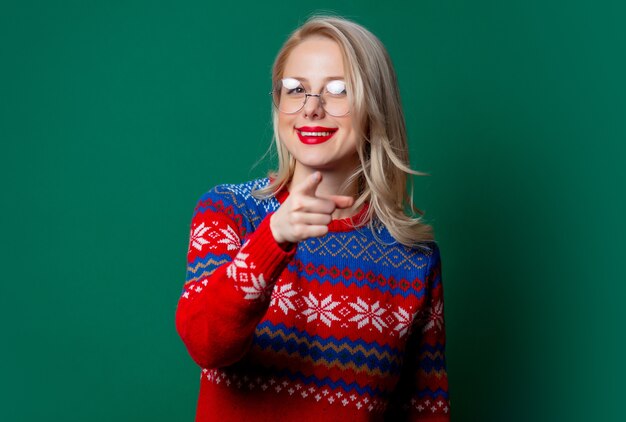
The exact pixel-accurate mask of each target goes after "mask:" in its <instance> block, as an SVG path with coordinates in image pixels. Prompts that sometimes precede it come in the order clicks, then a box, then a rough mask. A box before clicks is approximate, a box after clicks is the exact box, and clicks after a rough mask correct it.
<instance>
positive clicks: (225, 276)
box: [176, 194, 294, 368]
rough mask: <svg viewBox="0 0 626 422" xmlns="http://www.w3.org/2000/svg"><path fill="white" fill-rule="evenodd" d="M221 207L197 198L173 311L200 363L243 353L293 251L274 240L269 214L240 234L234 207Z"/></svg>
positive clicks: (217, 363)
mask: <svg viewBox="0 0 626 422" xmlns="http://www.w3.org/2000/svg"><path fill="white" fill-rule="evenodd" d="M216 204H220V206H217V205H216ZM227 210H228V211H230V210H231V207H226V206H224V205H223V202H222V199H221V198H220V199H217V198H213V197H212V196H211V194H208V195H207V196H205V197H203V198H202V199H201V200H200V201H199V202H198V205H197V206H196V209H195V211H194V216H193V218H192V223H191V234H190V241H189V251H188V254H187V265H188V266H187V281H186V283H185V286H184V289H183V292H182V295H181V297H180V299H179V301H178V307H177V310H176V329H177V331H178V333H179V335H180V337H181V338H182V340H183V342H184V343H185V345H186V346H187V350H188V351H189V354H190V355H191V357H192V358H193V360H194V361H195V362H196V363H197V364H198V365H200V366H201V367H203V368H217V367H223V366H226V365H229V364H232V363H234V362H236V361H238V360H240V359H241V357H242V356H243V355H244V354H245V353H246V352H247V350H248V348H249V346H250V344H251V341H252V337H253V333H254V330H255V328H256V326H257V325H258V323H259V322H260V320H261V318H262V317H263V315H264V314H265V311H266V310H267V307H268V306H269V302H270V296H271V291H272V288H273V285H274V283H275V282H276V280H277V278H278V276H279V275H280V273H281V272H282V270H283V269H284V268H285V266H286V265H287V263H288V262H289V261H290V260H291V257H292V256H293V253H294V251H290V252H285V251H284V250H283V249H281V247H280V246H279V245H278V244H277V243H276V241H275V240H274V238H273V236H272V233H271V231H270V228H269V218H270V216H271V214H270V215H268V216H267V217H266V218H265V219H264V220H263V221H262V222H261V223H260V224H259V227H258V228H257V229H256V231H254V232H253V233H251V234H249V235H246V236H245V238H243V239H242V237H243V234H244V233H243V229H240V227H239V225H238V224H237V223H236V220H237V218H239V216H238V215H237V210H234V212H231V213H228V212H226V211H227ZM242 243H243V246H242Z"/></svg>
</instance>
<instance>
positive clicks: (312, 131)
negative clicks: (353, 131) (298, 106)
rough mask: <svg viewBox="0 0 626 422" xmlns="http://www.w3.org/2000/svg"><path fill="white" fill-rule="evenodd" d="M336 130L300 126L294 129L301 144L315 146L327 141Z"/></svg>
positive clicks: (332, 128) (334, 128)
mask: <svg viewBox="0 0 626 422" xmlns="http://www.w3.org/2000/svg"><path fill="white" fill-rule="evenodd" d="M337 130H338V129H337V128H336V127H324V126H302V127H297V128H296V133H297V134H298V138H300V142H302V143H303V144H307V145H315V144H321V143H324V142H326V141H328V140H329V139H330V138H332V137H333V135H334V134H335V132H337Z"/></svg>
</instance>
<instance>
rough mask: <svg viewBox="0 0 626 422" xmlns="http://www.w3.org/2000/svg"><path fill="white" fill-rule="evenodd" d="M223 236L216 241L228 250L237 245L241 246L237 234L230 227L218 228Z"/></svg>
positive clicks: (235, 247)
mask: <svg viewBox="0 0 626 422" xmlns="http://www.w3.org/2000/svg"><path fill="white" fill-rule="evenodd" d="M220 231H221V232H222V234H223V235H224V237H223V238H222V239H220V240H218V241H217V243H224V244H225V245H226V249H227V250H229V251H233V250H235V249H237V248H239V246H241V241H240V240H239V236H238V235H237V233H235V231H234V230H233V228H232V227H230V226H227V227H226V229H220Z"/></svg>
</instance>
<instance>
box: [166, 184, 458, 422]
mask: <svg viewBox="0 0 626 422" xmlns="http://www.w3.org/2000/svg"><path fill="white" fill-rule="evenodd" d="M268 182H269V180H268V179H267V178H265V179H259V180H256V181H252V182H248V183H244V184H239V185H221V186H217V187H215V188H214V189H212V190H211V191H209V192H207V193H206V194H204V195H203V196H202V197H201V198H200V200H199V202H198V204H197V206H196V208H195V211H194V214H193V219H192V224H191V234H190V242H189V251H188V260H187V262H188V267H187V282H186V283H185V286H184V289H183V293H182V296H181V297H180V299H179V303H178V308H177V311H176V328H177V330H178V333H179V335H180V336H181V338H182V340H183V342H184V343H185V345H186V346H187V349H188V351H189V354H190V355H191V357H192V358H193V360H194V361H195V362H196V363H197V364H198V365H199V366H200V367H201V368H202V372H201V382H200V395H199V399H198V405H197V412H196V420H197V421H221V422H225V421H246V420H254V421H281V420H284V421H291V420H297V421H320V420H322V421H343V422H347V421H375V420H394V421H395V420H416V421H417V420H424V421H449V409H450V404H449V399H448V378H447V373H446V364H445V354H444V352H445V326H444V315H443V290H442V284H441V264H440V258H439V250H438V248H437V245H436V244H435V243H428V244H426V245H425V247H424V248H408V247H405V246H403V245H401V244H398V243H396V242H394V241H393V238H392V237H391V235H390V234H389V233H388V231H387V230H386V229H385V228H384V227H381V228H379V229H376V230H375V231H374V232H373V231H372V230H371V229H370V228H369V227H368V226H367V225H365V226H362V227H359V228H355V227H354V226H353V225H352V224H351V222H350V219H344V220H333V221H332V222H331V223H330V224H329V232H328V234H326V235H325V236H323V237H319V238H311V239H307V240H305V241H302V242H300V243H298V244H297V245H296V247H295V248H293V249H291V250H290V251H285V250H283V249H282V248H281V247H280V246H279V245H278V244H277V243H276V241H275V240H274V238H273V236H272V233H271V230H270V227H269V217H270V216H271V214H272V213H273V212H274V211H275V210H276V209H278V207H279V206H280V204H281V203H282V202H283V201H284V200H285V198H286V196H287V195H288V193H282V194H279V195H278V197H277V198H270V199H265V200H257V199H255V198H254V197H252V196H251V192H252V190H253V189H255V188H259V187H264V186H267V184H268ZM364 211H365V209H364V210H362V211H361V212H359V213H358V214H357V215H356V216H355V217H353V219H352V221H357V222H359V221H361V219H362V218H363V215H364Z"/></svg>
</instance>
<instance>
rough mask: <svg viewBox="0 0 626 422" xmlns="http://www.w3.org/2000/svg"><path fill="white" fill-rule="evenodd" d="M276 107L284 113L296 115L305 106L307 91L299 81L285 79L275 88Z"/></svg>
mask: <svg viewBox="0 0 626 422" xmlns="http://www.w3.org/2000/svg"><path fill="white" fill-rule="evenodd" d="M273 92H274V95H273V96H272V97H273V99H274V105H275V106H276V108H277V109H279V110H280V111H282V112H283V113H296V112H297V111H299V110H300V109H301V108H302V106H303V105H304V101H305V99H306V95H305V94H306V91H305V89H304V87H303V86H302V84H301V83H300V81H299V80H297V79H293V78H284V79H281V80H280V81H278V82H277V83H276V85H275V86H274V91H273Z"/></svg>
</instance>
